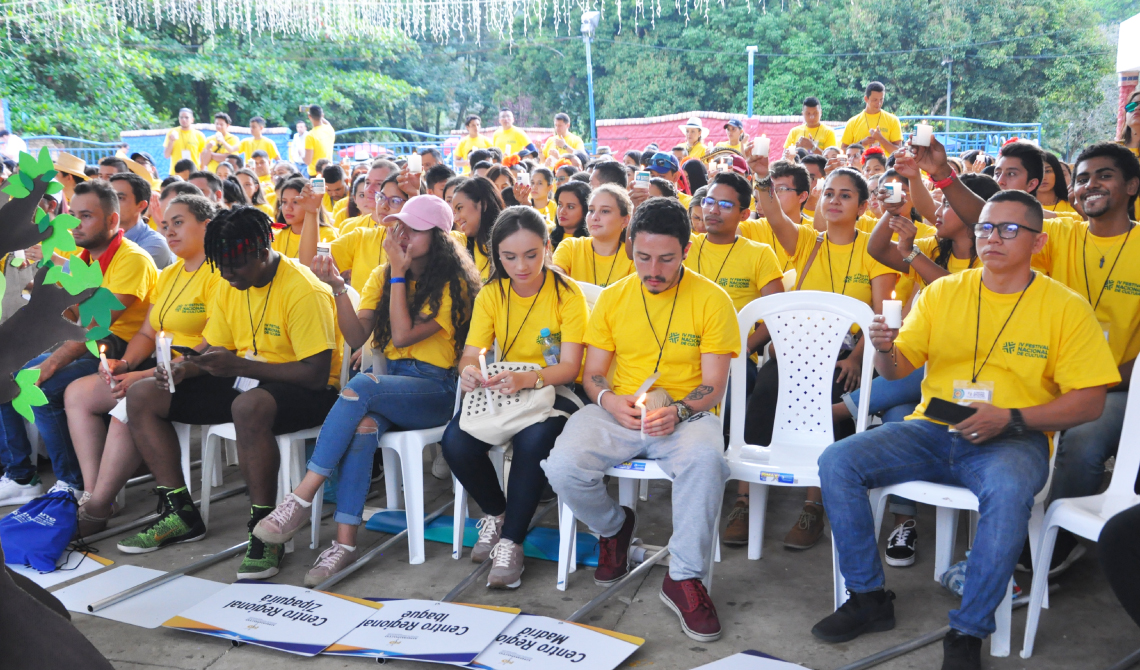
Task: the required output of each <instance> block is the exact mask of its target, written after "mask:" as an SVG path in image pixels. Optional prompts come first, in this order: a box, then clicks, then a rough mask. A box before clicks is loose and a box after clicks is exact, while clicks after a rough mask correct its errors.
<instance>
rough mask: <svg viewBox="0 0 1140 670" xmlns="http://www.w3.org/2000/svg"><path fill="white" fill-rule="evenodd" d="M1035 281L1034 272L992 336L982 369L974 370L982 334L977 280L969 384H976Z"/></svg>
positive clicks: (980, 287)
mask: <svg viewBox="0 0 1140 670" xmlns="http://www.w3.org/2000/svg"><path fill="white" fill-rule="evenodd" d="M1034 279H1037V273H1036V272H1034V273H1032V274H1031V275H1030V277H1029V283H1028V284H1026V285H1025V288H1023V289H1021V295H1019V296H1017V302H1015V303H1013V309H1011V310H1009V316H1007V317H1005V323H1003V324H1001V330H999V331H998V333H997V335H995V336H994V343H993V344H991V345H990V351H989V353H987V354H986V360H984V361H982V367H980V368H978V369H977V370H975V369H974V368H975V367H976V366H977V365H978V338H980V337H981V332H982V278H981V277H979V278H978V320H977V325H975V327H974V361H973V362H972V363H971V364H970V383H971V384H976V383H978V375H980V374H982V370H984V369H985V368H986V363H989V362H990V354H993V353H994V347H996V346H997V343H998V340H1000V339H1001V334H1002V333H1004V332H1005V327H1006V326H1008V325H1009V321H1010V319H1012V318H1013V313H1014V312H1016V311H1017V306H1018V305H1020V304H1021V299H1022V298H1024V297H1025V292H1026V291H1028V290H1029V287H1030V286H1032V285H1033V280H1034Z"/></svg>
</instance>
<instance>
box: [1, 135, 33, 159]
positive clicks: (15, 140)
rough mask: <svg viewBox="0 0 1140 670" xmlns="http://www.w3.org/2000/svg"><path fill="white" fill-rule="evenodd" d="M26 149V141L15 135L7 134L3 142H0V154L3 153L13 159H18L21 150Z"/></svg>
mask: <svg viewBox="0 0 1140 670" xmlns="http://www.w3.org/2000/svg"><path fill="white" fill-rule="evenodd" d="M27 150H28V145H27V143H25V142H24V140H22V139H20V138H19V137H18V136H16V135H8V136H7V137H5V138H4V141H3V142H0V154H4V155H5V156H6V157H8V158H11V159H12V160H14V161H18V160H20V152H21V151H23V152H27Z"/></svg>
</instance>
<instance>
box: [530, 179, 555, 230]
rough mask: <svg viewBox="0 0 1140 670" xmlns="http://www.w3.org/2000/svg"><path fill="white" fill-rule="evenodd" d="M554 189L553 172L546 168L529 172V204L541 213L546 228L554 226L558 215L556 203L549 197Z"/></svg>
mask: <svg viewBox="0 0 1140 670" xmlns="http://www.w3.org/2000/svg"><path fill="white" fill-rule="evenodd" d="M553 189H554V173H553V172H551V171H550V170H548V169H547V168H544V167H540V168H535V170H534V172H532V173H530V206H531V207H534V208H535V209H537V210H538V211H539V213H540V214H542V218H543V219H545V220H546V227H547V228H554V226H555V225H557V224H556V219H557V217H558V204H557V203H555V202H554V198H552V197H551V195H552V193H551V191H552V190H553Z"/></svg>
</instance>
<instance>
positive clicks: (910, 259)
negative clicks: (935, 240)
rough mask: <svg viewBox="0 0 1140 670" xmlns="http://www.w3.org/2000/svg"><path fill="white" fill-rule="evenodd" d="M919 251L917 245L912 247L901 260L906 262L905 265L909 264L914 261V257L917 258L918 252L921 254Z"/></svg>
mask: <svg viewBox="0 0 1140 670" xmlns="http://www.w3.org/2000/svg"><path fill="white" fill-rule="evenodd" d="M921 253H922V252H921V251H919V250H918V247H914V248H913V249H911V250H910V253H909V254H907V256H906V258H904V259H903V262H904V263H906V264H907V265H910V264H911V263H912V262H913V261H914V259H915V258H918V256H919V254H921Z"/></svg>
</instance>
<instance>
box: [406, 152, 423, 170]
mask: <svg viewBox="0 0 1140 670" xmlns="http://www.w3.org/2000/svg"><path fill="white" fill-rule="evenodd" d="M423 171H424V159H423V156H421V155H420V153H419V152H418V151H413V152H412V153H411V154H409V155H408V172H411V173H412V174H419V173H420V172H423Z"/></svg>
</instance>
